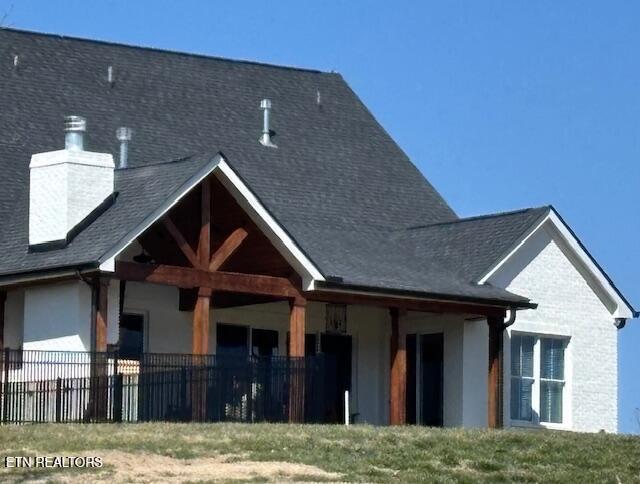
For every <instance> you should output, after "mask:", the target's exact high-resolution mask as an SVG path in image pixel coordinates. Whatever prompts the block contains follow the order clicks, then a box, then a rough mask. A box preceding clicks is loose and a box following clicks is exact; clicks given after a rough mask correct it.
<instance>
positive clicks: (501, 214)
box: [398, 205, 552, 231]
mask: <svg viewBox="0 0 640 484" xmlns="http://www.w3.org/2000/svg"><path fill="white" fill-rule="evenodd" d="M551 208H552V207H551V205H541V206H539V207H529V208H521V209H518V210H507V211H503V212H496V213H487V214H483V215H474V216H471V217H464V218H459V219H456V220H447V221H445V222H436V223H432V224H424V225H414V226H411V227H405V228H403V229H398V230H400V231H410V230H420V229H426V228H430V227H436V226H440V225H452V224H458V223H463V222H474V221H476V220H485V219H489V218H495V217H504V216H509V215H517V214H520V213H525V212H532V211H534V210H541V209H546V210H550V209H551Z"/></svg>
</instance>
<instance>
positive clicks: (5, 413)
mask: <svg viewBox="0 0 640 484" xmlns="http://www.w3.org/2000/svg"><path fill="white" fill-rule="evenodd" d="M10 357H11V350H10V349H9V348H5V349H4V352H3V357H2V366H3V382H2V421H3V422H5V423H6V422H8V421H9V390H10V388H11V387H10V386H9V366H10V362H9V358H10Z"/></svg>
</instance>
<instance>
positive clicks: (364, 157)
mask: <svg viewBox="0 0 640 484" xmlns="http://www.w3.org/2000/svg"><path fill="white" fill-rule="evenodd" d="M15 55H18V56H19V58H20V61H19V67H18V69H15V68H14V66H13V57H14V56H15ZM109 66H111V67H112V69H113V72H114V75H115V83H114V84H113V85H110V84H109V83H108V81H107V69H108V67H109ZM318 93H320V98H321V104H318V103H317V99H318ZM262 98H270V99H271V100H272V101H273V106H274V109H273V116H272V120H273V129H274V131H275V138H274V140H275V142H276V143H277V145H278V148H277V149H269V148H265V147H263V146H262V145H260V144H259V143H258V138H259V136H260V132H261V116H262V113H261V111H260V109H259V104H260V100H261V99H262ZM0 105H1V106H2V111H1V112H0V164H1V166H2V171H1V178H0V221H1V222H0V274H10V273H16V272H24V271H35V270H43V269H46V268H51V267H59V266H62V265H70V264H81V263H85V262H90V261H95V260H96V258H97V257H99V256H101V255H103V254H104V252H106V250H108V248H109V246H110V245H113V244H115V243H116V242H117V240H119V238H121V237H122V235H123V234H124V233H126V231H128V230H130V229H131V228H132V226H133V225H135V223H136V221H138V220H141V218H143V217H144V216H145V215H146V214H145V211H146V212H147V213H148V212H150V211H152V210H153V209H154V208H155V207H157V206H158V205H159V204H160V203H161V201H162V200H163V199H164V198H166V197H168V196H169V195H170V194H171V193H173V191H175V190H176V189H177V187H178V186H180V183H181V181H180V180H185V179H186V178H188V177H189V176H191V175H190V174H192V173H193V172H194V170H195V171H197V169H198V166H202V165H201V164H202V163H206V161H207V157H206V156H193V154H194V153H215V152H216V151H217V150H220V151H221V152H222V153H223V154H224V156H225V158H226V159H227V161H228V162H229V164H230V165H231V166H232V167H233V169H234V170H235V171H236V172H237V173H238V174H239V176H240V177H241V178H242V179H243V180H244V181H245V183H246V184H247V185H248V186H249V187H250V188H251V190H253V192H254V193H255V194H256V196H257V197H258V198H259V199H260V200H261V201H262V203H263V204H264V205H265V206H266V207H267V209H268V210H269V211H270V212H271V213H272V214H273V216H274V217H275V218H276V220H277V221H278V222H279V223H280V224H281V225H282V226H283V227H284V228H285V229H286V230H287V231H288V232H289V233H290V234H291V236H292V237H293V238H294V240H295V241H296V242H297V243H298V244H299V246H300V247H301V248H302V250H303V251H305V252H306V253H307V254H308V255H309V257H310V258H311V260H312V261H313V262H314V263H315V264H316V265H317V266H318V268H319V269H320V270H321V272H323V274H325V275H332V276H337V277H342V278H343V280H344V281H345V283H346V282H349V283H354V284H361V285H366V286H370V287H378V288H395V289H407V290H412V291H423V292H428V293H436V294H443V295H451V296H456V297H469V298H494V299H504V300H505V301H523V300H524V299H523V298H520V297H517V296H514V295H512V294H509V293H508V292H506V291H502V290H499V289H495V288H491V287H487V286H478V285H476V284H475V283H474V277H475V275H476V274H477V273H478V272H479V271H480V268H481V267H482V266H485V265H486V263H487V261H488V260H489V259H491V258H492V257H494V256H495V255H496V253H497V252H498V251H497V250H495V249H496V247H497V246H496V245H495V244H493V242H491V241H490V238H491V237H495V238H496V239H499V243H500V244H504V245H505V246H506V245H509V243H513V240H512V239H513V238H515V237H516V235H517V232H518V231H519V229H520V226H522V227H524V226H526V225H527V223H528V222H529V218H528V217H525V218H524V219H522V220H519V222H518V223H517V224H514V226H513V227H512V225H511V223H509V224H508V225H509V228H508V230H507V229H504V230H503V227H502V224H504V223H505V222H504V220H505V219H503V218H492V219H487V222H485V223H467V222H463V221H460V222H458V217H457V216H456V214H455V213H454V212H453V210H452V209H451V208H450V207H449V206H448V204H447V203H446V201H445V200H444V199H443V198H442V197H441V196H440V195H439V194H438V192H437V191H436V190H435V189H434V188H433V186H432V185H431V184H430V183H429V182H428V181H427V180H426V179H425V178H424V177H423V176H422V174H421V173H420V172H419V171H418V170H417V168H416V167H415V166H414V165H413V164H412V163H411V161H410V160H409V159H408V158H407V156H406V155H405V154H404V152H403V151H402V150H401V149H400V148H399V147H398V146H397V144H396V143H395V142H394V141H393V140H392V139H391V137H390V136H389V135H388V134H387V133H386V132H385V131H384V129H383V128H382V127H381V126H380V124H379V123H378V122H377V121H376V120H375V118H374V117H373V116H372V115H371V113H370V112H369V111H368V110H367V109H366V107H365V106H364V105H363V104H362V102H361V101H360V100H359V99H358V97H357V96H356V95H355V94H354V93H353V91H352V90H351V89H350V88H349V86H348V85H347V84H346V83H345V81H344V80H343V79H342V77H341V76H340V75H339V74H335V73H325V72H319V71H313V70H305V69H293V68H285V67H278V66H269V65H264V64H258V63H251V62H242V61H230V60H225V59H217V58H211V57H204V56H197V55H190V54H180V53H172V52H166V51H160V50H154V49H146V48H137V47H130V46H122V45H117V44H110V43H103V42H95V41H87V40H80V39H69V38H63V37H59V36H52V35H43V34H36V33H29V32H21V31H15V30H0ZM67 114H77V115H81V116H84V117H86V118H87V123H88V135H87V145H88V149H90V150H91V151H101V152H110V153H114V154H115V153H117V151H118V144H117V140H116V139H115V130H116V128H117V127H119V126H129V127H131V128H133V131H134V137H133V140H132V142H131V144H130V164H131V165H132V167H133V169H131V170H123V171H119V172H118V175H117V180H116V189H117V190H118V191H119V192H120V196H119V197H118V199H117V201H116V203H115V204H114V206H112V207H111V208H109V209H108V210H107V211H106V212H105V213H104V214H103V215H102V216H101V217H99V218H98V219H97V220H96V221H95V222H94V223H93V224H92V225H91V226H89V227H88V228H87V229H85V230H84V231H83V232H81V233H80V234H79V235H78V236H77V237H76V238H75V239H74V240H73V241H72V242H71V243H70V244H69V245H68V246H67V247H66V248H64V249H60V250H53V251H49V252H40V253H31V252H28V250H27V223H28V221H27V213H28V164H29V160H30V157H31V155H32V154H33V153H38V152H44V151H51V150H54V149H59V148H60V147H61V146H62V144H63V132H62V120H63V116H64V115H67ZM182 158H188V159H184V160H183V161H178V162H175V163H158V162H160V161H162V160H175V159H182ZM137 170H139V171H137ZM143 173H144V175H143ZM509 220H511V219H509ZM494 223H495V224H496V225H495V226H494V225H492V224H494ZM438 224H440V225H438ZM516 225H517V227H515V226H516ZM415 227H422V228H415ZM436 227H437V228H436ZM494 228H495V230H494ZM475 230H478V231H481V232H482V234H483V237H485V238H486V239H487V242H486V246H487V247H486V250H485V248H483V247H477V246H475V245H474V239H476V240H477V233H475V232H474V231H475ZM489 249H491V250H489ZM459 254H463V255H464V257H462V258H461V257H460V256H459ZM454 259H455V261H454ZM462 260H463V261H464V262H461V261H462Z"/></svg>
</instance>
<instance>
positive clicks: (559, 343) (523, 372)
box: [511, 333, 568, 424]
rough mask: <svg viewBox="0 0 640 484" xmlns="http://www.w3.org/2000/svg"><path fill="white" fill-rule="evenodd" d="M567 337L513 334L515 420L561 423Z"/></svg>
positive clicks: (513, 404)
mask: <svg viewBox="0 0 640 484" xmlns="http://www.w3.org/2000/svg"><path fill="white" fill-rule="evenodd" d="M567 341H568V340H567V339H566V338H554V337H542V336H537V335H530V334H518V333H512V335H511V418H512V419H513V420H518V421H525V422H532V423H552V424H561V423H562V422H563V410H564V407H563V398H564V388H565V383H566V381H565V368H564V367H565V350H566V347H567Z"/></svg>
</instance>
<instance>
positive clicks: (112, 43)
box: [0, 27, 339, 75]
mask: <svg viewBox="0 0 640 484" xmlns="http://www.w3.org/2000/svg"><path fill="white" fill-rule="evenodd" d="M3 30H4V31H7V32H14V33H17V34H25V35H36V36H41V37H53V38H57V39H60V40H74V41H78V42H87V43H92V44H100V45H108V46H112V47H123V48H126V49H137V50H147V51H151V52H159V53H163V54H172V55H180V56H185V57H195V58H198V59H208V60H215V61H220V62H230V63H235V64H249V65H254V66H260V67H271V68H274V69H284V70H291V71H300V72H309V73H314V74H331V75H339V74H338V73H337V72H335V71H322V70H320V69H312V68H309V67H296V66H288V65H282V64H271V63H269V62H260V61H254V60H249V59H231V58H228V57H221V56H215V55H208V54H197V53H195V52H185V51H180V50H172V49H166V48H162V47H150V46H146V45H134V44H127V43H124V42H116V41H112V40H101V39H89V38H86V37H76V36H74V35H64V34H55V33H52V32H38V31H35V30H27V29H16V28H11V27H0V32H2V31H3Z"/></svg>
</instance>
